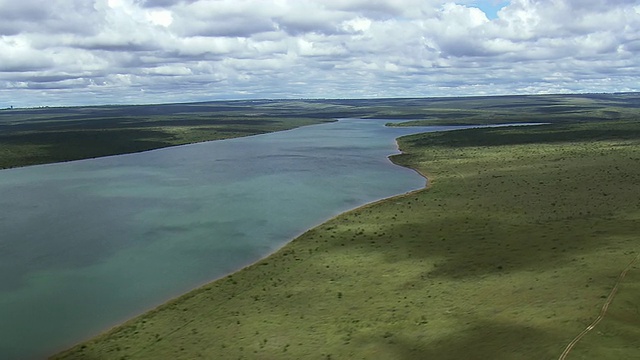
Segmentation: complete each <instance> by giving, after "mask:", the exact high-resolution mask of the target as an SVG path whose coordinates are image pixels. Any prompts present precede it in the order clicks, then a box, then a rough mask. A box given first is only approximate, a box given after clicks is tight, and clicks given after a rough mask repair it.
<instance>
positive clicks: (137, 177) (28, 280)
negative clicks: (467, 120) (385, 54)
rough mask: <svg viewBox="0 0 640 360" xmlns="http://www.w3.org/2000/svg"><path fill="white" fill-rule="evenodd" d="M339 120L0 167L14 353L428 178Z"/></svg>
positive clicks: (61, 342)
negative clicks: (114, 153) (104, 155)
mask: <svg viewBox="0 0 640 360" xmlns="http://www.w3.org/2000/svg"><path fill="white" fill-rule="evenodd" d="M386 122H388V120H354V119H345V120H341V121H339V122H336V123H330V124H323V125H316V126H309V127H304V128H299V129H295V130H290V131H285V132H279V133H271V134H266V135H259V136H253V137H247V138H241V139H232V140H224V141H215V142H208V143H201V144H194V145H185V146H179V147H173V148H166V149H160V150H154V151H149V152H145V153H138V154H129V155H120V156H114V157H107V158H100V159H92V160H82V161H75V162H69V163H62V164H49V165H40V166H32V167H27V168H19V169H10V170H2V171H0V358H1V359H32V358H33V359H37V358H42V357H44V356H45V355H50V354H51V353H53V352H56V351H57V350H61V349H63V348H65V347H66V346H69V345H72V344H73V343H76V342H78V341H80V340H83V339H86V338H88V337H90V336H92V335H95V334H97V333H99V332H101V331H103V330H105V329H106V328H108V327H110V326H113V325H115V324H117V323H119V322H121V321H123V320H125V319H127V318H129V317H131V316H134V315H136V314H139V313H140V312H142V311H144V310H146V309H149V308H150V307H153V306H155V305H158V304H160V303H162V302H164V301H166V300H167V299H169V298H171V297H174V296H176V295H179V294H181V293H184V292H186V291H188V290H190V289H192V288H194V287H196V286H198V285H200V284H203V283H205V282H208V281H211V280H213V279H216V278H218V277H220V276H223V275H225V274H228V273H229V272H232V271H235V270H237V269H239V268H241V267H243V266H245V265H247V264H250V263H252V262H254V261H256V260H257V259H259V258H261V257H263V256H265V255H266V254H268V253H271V252H273V251H274V250H276V249H278V248H279V247H281V246H283V245H284V244H285V243H286V242H287V241H289V240H291V239H292V238H293V237H295V236H296V235H298V234H300V233H301V232H303V231H305V230H306V229H308V228H310V227H312V226H314V225H317V224H319V223H320V222H322V221H324V220H326V219H328V218H330V217H331V216H333V215H336V214H338V213H340V212H343V211H345V210H348V209H351V208H354V207H357V206H359V205H363V204H365V203H368V202H371V201H374V200H377V199H380V198H384V197H388V196H391V195H395V194H400V193H404V192H407V191H410V190H414V189H417V188H420V187H422V186H424V184H425V180H424V179H423V178H422V177H420V176H419V175H417V174H416V173H415V172H413V171H412V170H409V169H405V168H402V167H399V166H395V165H393V164H392V163H391V162H390V161H389V160H388V159H387V156H388V155H390V154H393V153H396V152H397V149H396V143H395V138H397V137H398V136H401V135H406V134H410V133H416V132H420V131H425V130H428V131H436V130H444V129H451V128H454V127H429V128H424V127H423V128H388V127H385V126H384V124H385V123H386Z"/></svg>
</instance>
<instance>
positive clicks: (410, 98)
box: [0, 91, 640, 111]
mask: <svg viewBox="0 0 640 360" xmlns="http://www.w3.org/2000/svg"><path fill="white" fill-rule="evenodd" d="M634 94H637V95H640V91H622V92H582V93H580V92H568V93H548V94H546V93H545V94H496V95H460V96H457V95H456V96H402V97H375V98H374V97H371V98H367V97H362V98H337V97H336V98H244V99H240V98H238V99H226V100H222V99H213V100H203V101H180V102H164V103H160V102H159V103H121V104H116V103H113V104H84V105H64V104H61V105H53V106H49V105H39V106H28V107H0V111H3V110H34V109H52V108H53V109H55V108H87V107H109V106H113V107H120V106H163V105H177V104H187V105H190V104H209V103H224V102H252V101H274V102H275V101H340V100H342V101H371V100H380V101H385V100H418V99H421V100H422V99H423V100H429V99H433V100H438V99H461V100H463V99H471V98H490V97H530V96H551V97H554V96H588V95H634Z"/></svg>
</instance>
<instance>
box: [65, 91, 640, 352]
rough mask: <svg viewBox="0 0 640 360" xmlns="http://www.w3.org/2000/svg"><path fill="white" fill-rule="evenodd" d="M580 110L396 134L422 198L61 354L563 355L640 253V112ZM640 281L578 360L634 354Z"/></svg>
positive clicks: (407, 199)
mask: <svg viewBox="0 0 640 360" xmlns="http://www.w3.org/2000/svg"><path fill="white" fill-rule="evenodd" d="M584 99H585V98H584V97H579V98H578V100H571V104H574V105H575V106H574V108H573V111H574V112H576V113H581V114H582V115H581V116H580V117H579V118H573V119H566V118H563V116H561V115H559V114H555V115H554V114H551V115H550V114H549V113H548V112H547V113H538V115H536V113H535V112H525V111H523V110H522V109H520V110H513V113H512V116H515V115H516V114H521V117H519V118H518V119H523V121H544V122H551V124H549V125H541V126H535V127H510V128H493V129H470V130H460V131H452V132H443V133H429V134H421V135H414V136H410V137H405V138H401V139H400V141H399V144H400V147H401V149H402V150H403V154H402V155H398V156H394V157H393V161H394V162H396V163H397V164H400V165H403V166H408V167H411V168H414V169H416V170H417V171H420V172H421V173H423V174H427V176H428V178H429V180H430V187H429V188H428V189H424V190H420V191H416V192H413V193H410V194H405V195H402V196H398V197H395V198H392V199H387V200H383V201H380V202H377V203H374V204H370V205H368V206H365V207H362V208H359V209H356V210H353V211H350V212H348V213H345V214H342V215H340V216H338V217H336V218H334V219H332V220H330V221H328V222H326V223H325V224H322V225H320V226H318V227H317V228H314V229H311V230H309V231H308V232H306V233H305V234H303V235H302V236H300V237H299V238H297V239H295V240H294V241H292V242H291V243H290V244H288V245H287V246H285V247H284V248H283V249H281V250H280V251H278V252H277V253H275V254H273V255H272V256H270V257H269V258H267V259H264V260H262V261H260V262H258V263H256V264H254V265H252V266H250V267H248V268H246V269H244V270H242V271H240V272H237V273H235V274H232V275H230V276H228V277H226V278H223V279H221V280H218V281H215V282H213V283H211V284H208V285H206V286H204V287H202V288H199V289H197V290H194V291H192V292H190V293H188V294H186V295H184V296H182V297H180V298H177V299H175V300H173V301H171V302H169V303H167V304H165V305H163V306H161V307H159V308H157V309H155V310H153V311H150V312H148V313H146V314H143V315H141V316H140V317H137V318H135V319H132V320H130V321H129V322H127V323H125V324H123V325H121V326H119V327H117V328H114V329H112V330H111V331H109V332H107V333H105V334H103V335H101V336H99V337H96V338H94V339H92V340H90V341H88V342H85V343H83V344H79V345H78V346H76V347H74V348H72V349H69V350H68V351H66V352H63V353H61V354H58V355H57V356H55V357H54V358H55V359H198V358H204V359H554V358H558V356H559V355H560V354H561V353H562V351H563V350H564V348H565V346H566V345H567V344H568V343H569V342H570V341H571V340H572V339H573V338H574V337H575V336H576V335H577V334H578V333H580V332H581V331H582V330H583V329H584V328H585V327H586V326H587V325H588V324H589V323H591V321H592V320H593V319H594V318H595V317H596V316H597V314H598V313H599V311H600V308H601V307H602V304H603V303H604V301H605V299H606V298H607V296H608V295H609V293H610V291H611V289H612V288H613V286H614V284H615V282H616V279H617V277H618V275H619V274H620V272H621V271H622V270H623V269H624V268H625V267H626V266H627V264H628V263H629V262H630V261H632V260H633V259H635V258H636V256H637V254H638V251H640V242H639V240H638V235H637V234H638V233H639V230H640V225H638V224H640V196H638V195H639V194H640V166H638V164H639V163H640V122H639V121H638V120H639V119H638V108H637V106H636V105H633V104H637V103H638V99H637V97H636V98H633V96H631V95H628V96H626V97H624V96H621V98H618V99H617V98H615V97H613V96H609V97H608V98H607V99H606V100H602V99H601V98H599V97H598V98H597V99H595V100H594V99H587V100H584ZM467 100H468V101H469V103H467V107H468V108H470V109H472V111H471V110H470V112H475V113H476V115H477V118H476V120H478V122H491V121H494V120H496V119H497V118H496V117H486V118H484V119H485V120H482V121H480V120H479V119H480V118H482V115H481V114H480V113H482V112H483V111H484V110H483V109H482V107H486V106H488V105H487V104H489V105H490V104H491V102H492V101H494V102H498V101H501V100H499V99H498V100H496V99H487V100H486V101H485V100H483V99H467ZM476 100H477V101H476ZM511 100H513V99H512V98H504V99H502V101H503V103H504V104H505V105H509V104H508V102H509V101H511ZM525 100H526V99H525ZM530 100H531V101H530V102H529V104H530V107H529V109H534V108H540V106H542V107H545V106H548V105H541V103H548V102H549V101H555V102H556V103H558V102H559V103H565V105H566V103H567V102H568V101H569V100H567V97H558V98H555V100H554V99H552V98H544V97H543V98H532V99H530ZM407 101H409V100H407ZM451 101H453V100H451ZM513 101H518V102H519V103H520V104H521V105H519V106H520V107H522V106H524V105H522V104H523V103H526V101H524V100H523V99H522V98H517V99H515V100H513ZM601 101H606V102H607V105H606V106H605V105H603V104H602V103H600V102H601ZM536 102H537V103H536ZM612 102H616V105H615V106H620V107H619V109H622V110H616V109H617V108H612V106H613V105H612ZM462 104H463V100H461V102H460V103H459V104H458V105H460V107H458V108H459V109H462V108H463V107H462ZM576 104H582V107H580V106H578V105H576ZM620 104H626V105H624V106H622V105H620ZM374 105H375V104H371V105H367V106H374ZM376 106H377V105H376ZM446 106H447V107H452V106H453V105H452V104H446ZM552 106H555V105H552ZM625 106H626V107H625ZM634 106H636V107H635V108H634ZM509 108H510V107H509V106H505V107H503V108H502V109H501V110H500V111H502V112H504V113H505V114H506V113H508V112H509V111H511V110H508V109H509ZM369 109H370V110H371V108H369ZM408 109H409V108H402V109H395V110H394V109H392V108H391V107H387V108H384V109H382V107H380V108H378V109H377V110H376V111H377V114H378V116H377V117H381V116H380V115H384V112H386V113H388V114H391V115H392V113H394V112H396V113H397V114H396V115H398V116H399V115H402V114H409V113H411V111H409V110H408ZM430 109H431V110H433V112H435V111H436V110H434V109H435V105H433V106H432V107H431V108H430ZM442 109H445V108H444V107H443V108H442ZM412 111H413V110H412ZM425 111H426V110H425ZM438 111H443V113H444V111H445V110H438ZM456 111H457V110H456ZM606 111H611V112H610V113H608V114H609V115H611V114H613V113H614V112H617V114H619V115H617V116H613V115H611V116H605V117H602V116H601V115H602V114H605V112H606ZM412 114H413V113H412ZM391 115H389V116H390V117H391ZM413 115H415V114H413ZM476 115H474V116H476ZM470 116H471V115H470ZM504 116H507V115H504ZM414 118H415V117H414ZM427 119H428V117H426V116H425V119H424V120H427ZM500 119H506V118H504V117H502V118H500ZM431 120H434V121H441V120H442V119H440V120H438V119H431ZM508 120H510V121H517V119H516V118H509V119H508ZM454 122H457V120H456V121H454ZM639 270H640V265H639V264H635V265H633V266H632V268H631V270H630V272H629V273H628V275H627V277H626V278H625V279H624V281H623V282H622V284H621V285H620V289H619V293H618V295H617V297H616V298H615V299H614V301H613V303H612V304H611V306H610V308H609V312H608V313H607V316H606V317H605V318H604V320H603V321H602V322H601V323H600V324H599V325H598V327H597V328H596V329H594V330H593V331H591V332H590V333H589V334H588V335H587V336H586V337H585V338H584V339H583V340H582V341H581V342H580V343H578V345H577V346H576V347H575V349H574V350H573V351H572V352H571V353H570V356H569V357H568V359H631V358H639V357H640V345H639V344H638V342H637V339H638V338H640V311H639V310H638V305H637V299H638V294H639V291H640V271H639Z"/></svg>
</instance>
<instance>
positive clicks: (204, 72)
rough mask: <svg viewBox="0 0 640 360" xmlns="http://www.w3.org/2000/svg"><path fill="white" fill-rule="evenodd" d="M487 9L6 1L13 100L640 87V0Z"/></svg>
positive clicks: (6, 56) (299, 1)
mask: <svg viewBox="0 0 640 360" xmlns="http://www.w3.org/2000/svg"><path fill="white" fill-rule="evenodd" d="M478 3H479V1H475V0H473V1H472V0H460V1H453V0H324V1H320V0H182V1H179V0H93V1H91V0H51V1H46V2H43V1H39V0H21V1H12V0H0V107H2V106H3V104H10V105H14V106H29V105H39V104H41V103H42V102H47V104H48V105H52V104H80V103H104V102H109V103H118V102H162V101H190V100H211V99H215V98H229V97H237V96H242V97H301V96H302V97H361V96H442V95H473V94H490V93H501V94H505V93H522V92H527V93H529V92H548V91H563V92H564V91H620V90H629V89H632V90H634V89H636V90H637V88H636V87H637V85H636V83H637V78H638V76H639V75H640V70H638V69H640V60H638V59H640V56H638V53H639V52H640V5H638V4H637V0H511V1H509V2H506V3H504V2H502V1H501V2H500V4H501V6H502V5H504V6H503V7H502V8H501V9H500V10H499V11H498V12H497V15H495V14H494V15H492V16H491V19H490V17H488V16H487V15H486V14H485V13H483V12H482V10H480V8H478V7H475V6H476V4H478ZM503 3H504V4H503ZM494 16H497V17H496V18H493V17H494ZM141 88H143V89H144V90H145V91H144V94H141V91H140V89H141ZM86 92H89V94H92V96H87V94H86Z"/></svg>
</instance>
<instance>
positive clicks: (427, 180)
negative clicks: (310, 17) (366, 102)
mask: <svg viewBox="0 0 640 360" xmlns="http://www.w3.org/2000/svg"><path fill="white" fill-rule="evenodd" d="M401 137H402V136H401ZM401 137H398V138H396V139H395V141H396V149H397V151H398V153H395V154H390V155H388V156H387V160H389V162H391V163H392V164H393V165H395V166H399V167H403V168H405V169H410V170H413V171H414V172H415V173H417V174H418V175H420V176H421V177H422V178H424V179H425V184H424V185H423V186H422V187H421V188H418V189H414V190H410V191H407V192H404V193H401V194H395V195H391V196H388V197H384V198H380V199H378V200H374V201H371V202H368V203H366V204H362V205H360V206H356V207H354V208H351V209H348V210H346V211H342V212H340V213H337V214H335V215H333V216H331V217H328V218H326V219H324V220H321V221H320V222H318V223H317V224H315V225H313V226H311V227H309V228H307V229H306V230H304V231H302V232H300V233H299V234H297V235H295V236H294V237H292V238H290V239H289V240H288V241H285V242H284V243H283V245H282V246H280V247H278V248H277V249H275V250H273V251H271V252H269V253H267V254H265V255H264V256H260V257H259V258H258V259H256V260H255V261H253V262H251V263H249V264H247V265H245V266H243V267H241V268H239V269H237V270H234V271H232V272H229V273H227V274H225V275H222V276H220V277H217V278H215V279H212V280H209V281H206V282H203V283H201V284H198V285H196V286H195V287H193V288H192V289H191V290H188V291H187V292H184V293H181V294H178V295H176V296H173V297H171V298H169V299H167V300H165V301H162V302H160V303H159V304H157V305H152V306H151V307H149V308H147V309H145V310H143V311H141V312H139V313H137V314H136V315H133V316H130V317H127V318H126V319H123V320H122V321H119V322H117V323H116V324H114V325H112V326H109V327H107V328H105V329H104V330H102V331H100V332H98V333H97V334H95V335H92V336H89V337H87V338H85V339H83V340H79V341H77V342H74V343H73V344H71V345H68V346H65V347H64V348H62V349H60V350H57V351H56V352H54V353H52V354H51V355H48V358H51V357H55V356H57V355H60V354H62V353H65V352H67V351H69V350H71V349H73V348H75V347H76V346H78V345H80V344H82V343H84V342H87V341H91V340H92V339H94V338H97V337H100V336H103V335H106V334H108V333H110V332H111V331H114V330H116V329H118V328H120V327H122V326H125V325H127V324H128V323H130V322H133V321H135V320H136V319H137V318H139V317H141V316H144V315H145V314H147V313H151V312H154V311H156V310H158V309H160V308H162V307H165V306H170V305H172V304H173V303H175V302H178V301H179V300H180V299H183V298H188V297H190V296H193V295H195V294H196V293H197V292H199V291H200V290H202V289H203V288H204V287H207V286H209V285H213V284H214V283H216V282H218V281H222V280H224V279H226V278H228V277H230V276H233V275H235V274H237V273H239V272H242V271H244V270H246V269H247V268H250V267H252V266H254V265H256V264H258V263H260V262H261V261H264V260H267V259H269V258H271V257H273V256H274V255H277V254H278V253H279V252H281V251H286V247H288V246H289V245H291V244H292V243H293V242H294V241H296V240H297V239H299V238H300V237H302V236H303V235H305V234H306V233H308V232H310V231H313V230H314V229H317V228H319V227H320V226H322V225H323V224H325V223H327V222H330V221H332V220H334V219H336V218H338V217H340V216H343V215H344V214H347V213H350V212H352V211H357V210H361V209H367V208H369V207H372V206H375V205H376V204H379V203H381V202H384V201H389V200H393V199H395V198H398V197H403V196H409V195H412V194H415V193H418V192H421V191H425V190H428V189H429V188H430V187H431V185H432V181H431V180H430V177H429V176H428V175H426V174H424V173H422V172H421V171H420V170H418V169H416V168H412V167H408V166H404V165H401V164H398V163H397V162H395V161H394V160H393V157H394V156H399V155H403V154H404V152H403V151H402V150H401V149H400V147H399V145H398V139H400V138H401ZM153 150H155V149H153ZM153 150H151V151H153ZM187 324H188V323H187Z"/></svg>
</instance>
